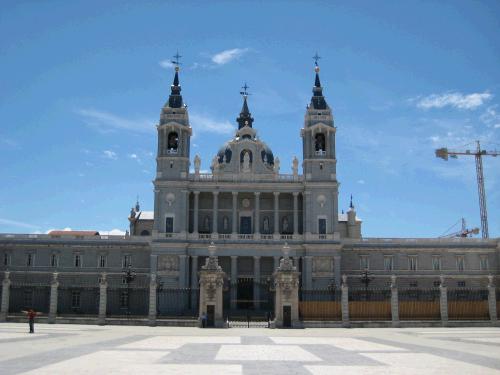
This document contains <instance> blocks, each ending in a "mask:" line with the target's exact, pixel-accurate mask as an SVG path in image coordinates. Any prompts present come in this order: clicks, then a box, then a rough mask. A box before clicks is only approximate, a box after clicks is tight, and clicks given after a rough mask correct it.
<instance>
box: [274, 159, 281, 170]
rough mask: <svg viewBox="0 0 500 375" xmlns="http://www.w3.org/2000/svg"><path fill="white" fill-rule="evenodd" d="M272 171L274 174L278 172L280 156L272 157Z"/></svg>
mask: <svg viewBox="0 0 500 375" xmlns="http://www.w3.org/2000/svg"><path fill="white" fill-rule="evenodd" d="M274 172H275V173H276V174H278V173H280V158H279V157H275V158H274Z"/></svg>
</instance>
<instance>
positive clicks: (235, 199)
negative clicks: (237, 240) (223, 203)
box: [232, 191, 238, 236]
mask: <svg viewBox="0 0 500 375" xmlns="http://www.w3.org/2000/svg"><path fill="white" fill-rule="evenodd" d="M232 226H233V230H232V232H233V235H235V236H236V234H237V233H238V192H236V191H233V222H232Z"/></svg>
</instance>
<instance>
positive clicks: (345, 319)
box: [341, 275, 350, 327]
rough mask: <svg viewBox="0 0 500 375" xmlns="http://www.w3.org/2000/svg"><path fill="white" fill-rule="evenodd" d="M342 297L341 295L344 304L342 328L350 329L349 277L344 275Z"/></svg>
mask: <svg viewBox="0 0 500 375" xmlns="http://www.w3.org/2000/svg"><path fill="white" fill-rule="evenodd" d="M341 289H342V295H341V303H342V326H343V327H349V326H350V322H349V287H348V286H347V276H346V275H342V287H341Z"/></svg>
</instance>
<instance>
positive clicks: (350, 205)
mask: <svg viewBox="0 0 500 375" xmlns="http://www.w3.org/2000/svg"><path fill="white" fill-rule="evenodd" d="M349 208H350V209H351V210H354V204H352V194H351V203H349Z"/></svg>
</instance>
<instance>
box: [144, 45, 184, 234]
mask: <svg viewBox="0 0 500 375" xmlns="http://www.w3.org/2000/svg"><path fill="white" fill-rule="evenodd" d="M180 57H181V56H179V53H177V54H176V55H175V56H174V60H173V61H172V63H173V64H174V66H175V75H174V81H173V83H172V85H171V86H170V91H171V92H170V96H169V98H168V101H167V102H166V103H165V105H164V106H163V108H162V110H161V113H160V122H159V124H158V125H157V130H158V151H157V156H156V178H155V181H154V186H155V190H154V191H155V212H154V227H153V232H156V233H167V234H168V233H181V232H186V231H187V230H186V223H185V222H186V220H181V218H182V217H183V215H185V209H186V207H187V194H186V191H187V190H186V187H187V181H188V176H189V154H190V140H191V134H192V130H191V126H190V125H189V116H188V112H187V106H186V105H185V104H184V103H183V99H182V95H181V85H180V84H179V65H180V64H179V58H180ZM183 210H184V211H183Z"/></svg>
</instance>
